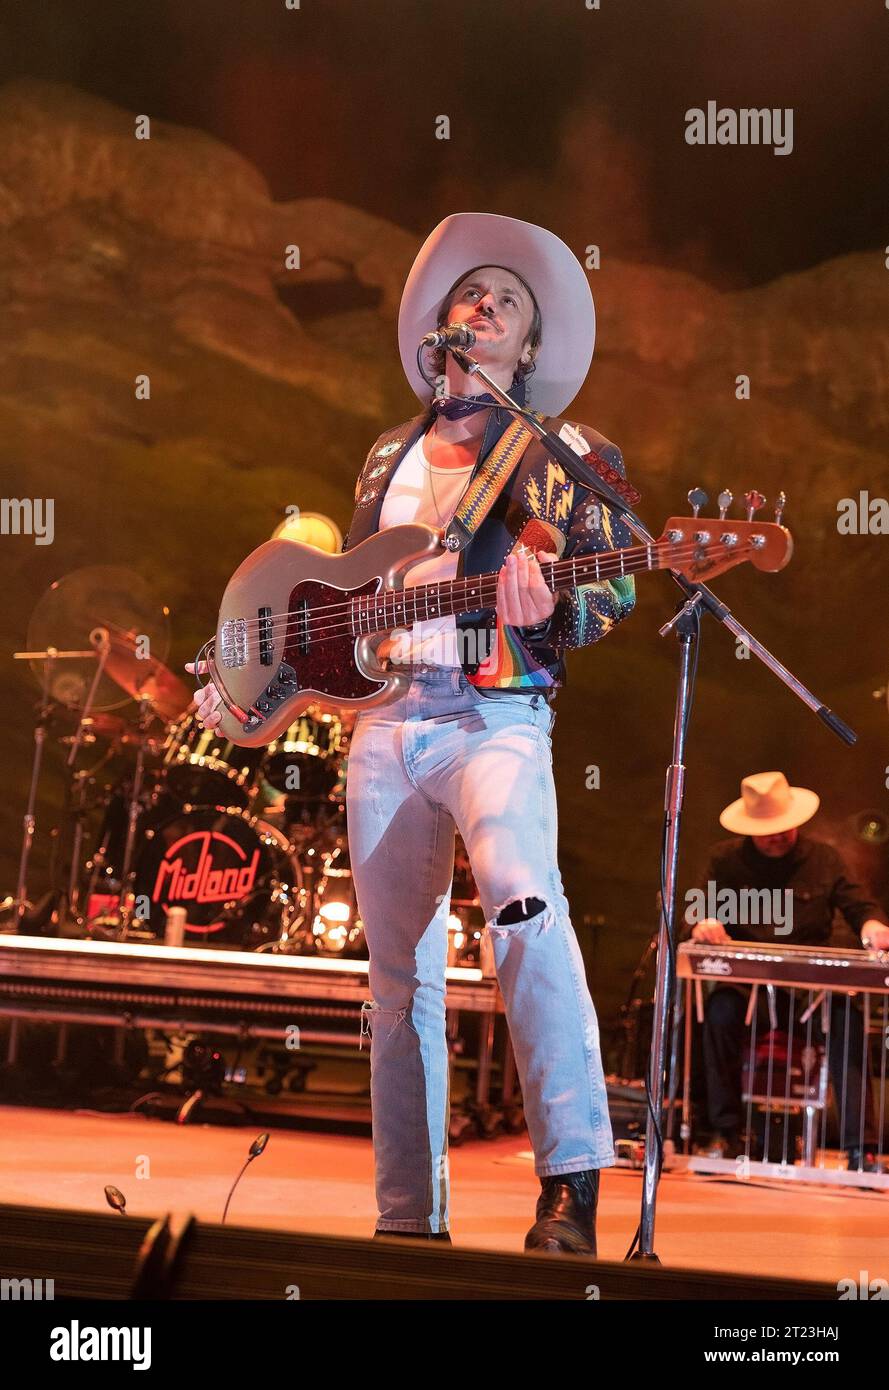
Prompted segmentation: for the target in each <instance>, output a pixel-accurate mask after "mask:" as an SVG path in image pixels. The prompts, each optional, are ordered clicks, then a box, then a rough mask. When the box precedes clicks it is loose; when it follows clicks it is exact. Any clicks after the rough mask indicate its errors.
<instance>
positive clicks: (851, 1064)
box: [685, 772, 889, 1170]
mask: <svg viewBox="0 0 889 1390" xmlns="http://www.w3.org/2000/svg"><path fill="white" fill-rule="evenodd" d="M819 804H820V801H819V797H818V796H817V795H816V794H815V792H812V791H808V790H807V789H806V788H804V787H791V786H789V785H788V782H787V778H786V777H785V776H784V774H783V773H782V772H759V773H755V774H754V775H753V776H750V777H745V778H744V779H743V781H742V782H741V796H740V798H739V799H738V800H737V801H733V802H732V803H731V805H729V806H727V807H726V808H725V810H724V811H723V812H722V814H721V816H720V817H719V821H720V824H721V825H722V826H723V827H724V828H725V829H726V830H729V831H732V832H733V833H734V836H735V838H733V839H730V840H723V841H721V842H720V843H719V844H717V845H715V846H714V847H713V849H712V851H711V855H710V862H709V865H708V867H707V870H706V873H705V874H704V877H703V880H702V883H701V884H700V886H699V889H698V891H697V892H696V893H694V894H691V893H690V894H688V895H687V899H692V898H694V899H696V900H697V901H698V902H700V901H702V900H704V901H706V900H707V899H709V902H710V904H711V905H712V904H714V903H717V902H720V894H721V893H722V894H723V896H722V900H721V901H722V903H723V904H724V906H720V907H719V908H718V916H716V917H713V916H710V917H704V918H703V919H702V920H701V919H700V917H699V910H697V909H695V908H694V907H693V906H691V905H690V906H689V907H688V908H687V909H686V924H687V926H688V925H690V924H691V922H692V921H694V925H693V926H692V927H691V932H690V935H691V938H692V939H693V940H694V941H704V942H710V943H712V944H714V945H718V944H720V943H724V942H728V941H763V942H768V943H769V944H771V945H774V944H776V943H779V944H780V943H784V944H786V945H792V946H826V945H827V944H828V943H829V941H830V935H831V927H832V922H833V916H834V912H835V911H839V912H840V913H842V915H843V917H845V919H846V921H847V922H848V923H849V926H850V927H851V928H852V930H853V931H854V932H855V933H856V934H857V935H858V936H859V938H860V940H861V944H862V946H863V947H865V948H868V947H870V948H872V949H875V950H881V951H885V950H889V925H887V918H886V916H885V914H884V913H883V911H882V910H881V909H880V908H879V907H878V906H877V904H876V903H875V902H873V901H871V899H870V898H869V897H868V896H867V894H866V892H865V891H864V889H863V888H862V887H861V886H860V885H858V884H857V883H855V882H853V881H852V879H851V878H850V876H849V875H848V873H847V871H846V868H845V866H844V864H843V861H842V859H841V857H840V855H839V854H838V853H837V851H836V850H835V849H834V848H833V846H831V845H829V844H826V843H825V842H824V841H823V840H818V839H816V838H815V837H814V836H811V835H809V834H807V833H800V826H802V825H804V824H806V822H807V821H809V820H811V818H812V816H814V814H815V812H816V811H817V810H818V806H819ZM725 889H728V890H731V891H730V892H729V893H723V890H725ZM751 889H752V890H763V889H765V890H768V891H769V898H765V895H763V894H762V893H761V892H760V901H761V903H768V902H769V901H771V903H772V904H773V905H774V909H775V910H774V911H773V912H765V913H758V912H757V913H749V912H748V913H746V914H745V913H743V912H740V913H739V912H738V911H737V910H736V909H737V907H738V906H739V905H740V904H741V903H744V902H747V903H750V902H752V901H753V897H752V895H751V894H749V893H745V892H744V890H751ZM745 916H746V917H747V918H751V917H756V919H757V920H755V921H751V920H744V919H745ZM763 916H765V917H767V918H768V919H769V920H767V921H763V920H761V918H762V917H763ZM687 926H686V932H685V934H686V935H688V930H687ZM831 999H832V1009H831V1017H830V1024H829V1028H828V1029H827V1030H826V1033H825V1031H822V1026H821V1010H820V1009H817V1010H816V1011H815V1013H814V1015H813V1019H812V1021H813V1031H812V1037H813V1039H815V1040H816V1041H819V1042H820V1041H823V1040H824V1039H825V1036H828V1038H829V1041H828V1054H829V1056H828V1060H829V1066H830V1075H831V1080H832V1082H833V1088H834V1092H835V1094H836V1095H837V1096H838V1097H839V1096H841V1095H842V1094H843V1090H844V1089H845V1105H844V1106H841V1107H840V1108H841V1113H842V1124H843V1134H842V1136H841V1143H842V1146H843V1148H844V1149H845V1150H846V1153H847V1156H848V1166H849V1168H859V1169H861V1168H867V1169H870V1170H872V1169H874V1168H875V1167H876V1166H877V1164H876V1160H875V1157H874V1154H873V1153H872V1148H873V1144H874V1136H873V1133H872V1132H871V1133H869V1132H868V1131H869V1130H870V1122H869V1120H868V1121H866V1123H865V1127H864V1129H862V1118H861V1117H862V1113H863V1112H862V1108H861V1102H862V1059H863V1057H864V1028H863V1022H862V1018H861V1014H860V1012H859V1010H858V1009H857V1008H856V1007H854V1006H853V1007H852V1008H850V1009H847V1007H846V997H845V996H844V995H842V994H834V995H832V996H831ZM748 1001H749V986H746V987H745V986H740V985H720V986H719V987H718V988H717V989H715V990H713V991H712V993H711V994H710V996H709V998H708V999H707V1002H706V1006H705V1014H704V1027H703V1062H704V1073H705V1080H706V1096H707V1113H708V1120H709V1124H710V1127H711V1129H712V1132H713V1133H712V1144H713V1147H712V1149H709V1150H708V1152H711V1153H714V1154H717V1155H719V1156H721V1157H725V1158H734V1157H736V1156H737V1155H738V1154H739V1153H740V1152H741V1151H742V1150H743V1149H744V1147H745V1144H744V1138H743V1135H742V1114H743V1107H742V1101H741V1064H742V1056H743V1054H744V1051H745V1046H748V1045H749V1044H748V1042H747V1038H748V1027H747V1025H746V1024H745V1017H746V1013H747V1007H748ZM806 1002H808V1001H807V1000H806ZM759 1004H760V1011H761V1014H760V1016H759V1017H758V1022H757V1034H758V1036H761V1030H762V1028H763V1027H765V1028H768V1027H769V1010H768V1007H767V1004H768V997H767V995H766V991H765V990H762V991H760V999H759ZM775 1004H776V1009H777V1017H778V1026H779V1027H780V1028H787V1026H788V1024H789V1023H790V1022H791V1020H790V1014H789V1010H790V1004H791V996H790V994H789V992H788V991H787V990H776V991H775ZM799 1012H800V1009H799V1008H798V1009H797V1010H796V1011H795V1019H796V1022H797V1026H799V1018H798V1015H799ZM775 1018H776V1013H774V1012H773V1013H772V1025H771V1026H773V1027H774V1024H775ZM803 1027H805V1025H803ZM782 1084H783V1083H782ZM868 1109H869V1107H867V1106H866V1107H865V1113H866V1112H867V1110H868Z"/></svg>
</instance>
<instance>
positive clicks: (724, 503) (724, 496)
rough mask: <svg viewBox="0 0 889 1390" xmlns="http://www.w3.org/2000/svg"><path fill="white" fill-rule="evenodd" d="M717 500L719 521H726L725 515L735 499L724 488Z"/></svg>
mask: <svg viewBox="0 0 889 1390" xmlns="http://www.w3.org/2000/svg"><path fill="white" fill-rule="evenodd" d="M716 500H717V502H718V503H719V520H720V521H725V514H726V512H727V511H728V509H729V507H730V506H731V505H732V502H733V501H734V500H735V499H734V497H733V496H732V494H731V493H730V492H729V490H728V488H727V487H726V488H723V490H722V492H721V493H720V494H719V496H718V497H717V499H716Z"/></svg>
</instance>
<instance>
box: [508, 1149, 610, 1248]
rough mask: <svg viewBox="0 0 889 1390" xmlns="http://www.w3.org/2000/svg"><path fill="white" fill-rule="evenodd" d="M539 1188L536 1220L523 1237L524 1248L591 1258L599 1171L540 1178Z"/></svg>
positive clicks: (594, 1234)
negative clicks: (589, 1256)
mask: <svg viewBox="0 0 889 1390" xmlns="http://www.w3.org/2000/svg"><path fill="white" fill-rule="evenodd" d="M540 1187H541V1192H540V1196H539V1197H538V1198H537V1213H536V1215H537V1220H536V1221H535V1222H534V1225H533V1226H532V1227H531V1229H530V1231H529V1232H528V1234H527V1235H526V1236H525V1249H526V1250H549V1251H553V1252H559V1253H561V1254H566V1255H595V1254H596V1207H597V1204H598V1201H599V1169H598V1168H589V1169H587V1170H586V1171H585V1172H582V1173H556V1174H554V1175H553V1176H552V1177H547V1178H541V1179H540Z"/></svg>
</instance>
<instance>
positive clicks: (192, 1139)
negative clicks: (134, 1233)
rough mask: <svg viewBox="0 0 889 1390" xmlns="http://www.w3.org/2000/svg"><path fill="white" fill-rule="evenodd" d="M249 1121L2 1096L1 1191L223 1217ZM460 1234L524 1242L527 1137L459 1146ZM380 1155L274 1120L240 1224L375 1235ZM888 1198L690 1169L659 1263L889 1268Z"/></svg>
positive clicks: (634, 1202) (607, 1252) (619, 1253)
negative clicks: (42, 1106) (167, 1117)
mask: <svg viewBox="0 0 889 1390" xmlns="http://www.w3.org/2000/svg"><path fill="white" fill-rule="evenodd" d="M255 1133H256V1130H255V1129H254V1128H253V1127H247V1126H245V1127H243V1128H221V1127H219V1126H217V1125H188V1126H177V1125H174V1124H171V1123H169V1122H165V1121H160V1120H146V1119H143V1118H141V1117H140V1118H130V1117H127V1116H111V1115H98V1114H95V1113H93V1112H70V1111H55V1110H37V1109H26V1108H20V1107H13V1106H4V1107H2V1108H0V1202H7V1203H21V1204H24V1205H33V1206H50V1207H52V1206H56V1207H73V1208H79V1209H81V1210H89V1211H107V1210H108V1207H107V1204H106V1202H105V1196H104V1190H103V1189H104V1187H105V1184H106V1183H111V1184H113V1185H114V1186H115V1187H118V1188H120V1190H121V1191H122V1192H123V1193H124V1195H125V1197H126V1199H127V1209H128V1211H129V1212H131V1213H132V1214H133V1215H156V1214H159V1213H163V1212H167V1211H175V1212H192V1213H194V1214H195V1215H196V1216H198V1217H199V1218H202V1219H204V1220H207V1221H218V1220H219V1219H220V1218H221V1216H222V1209H223V1206H224V1204H225V1198H226V1194H227V1192H228V1189H229V1187H230V1185H231V1183H232V1182H233V1181H234V1178H235V1175H236V1174H237V1172H238V1170H239V1169H240V1167H241V1165H242V1164H243V1162H244V1160H245V1158H246V1156H247V1150H248V1148H249V1145H250V1143H251V1141H252V1140H253V1138H254V1137H255ZM641 1186H642V1180H641V1174H640V1173H639V1172H638V1171H632V1170H624V1169H614V1168H611V1169H608V1170H607V1171H606V1172H605V1173H604V1174H603V1178H602V1190H601V1195H600V1199H599V1253H600V1255H601V1256H602V1257H604V1258H606V1259H609V1260H620V1259H622V1258H623V1257H624V1255H625V1253H626V1251H627V1248H628V1246H629V1244H630V1241H631V1239H632V1237H633V1232H634V1230H635V1228H636V1224H637V1221H638V1218H639V1203H640V1196H641ZM451 1189H452V1195H451V1211H452V1238H453V1240H454V1242H455V1244H457V1245H465V1246H471V1247H475V1248H480V1249H488V1250H509V1251H518V1250H521V1248H522V1242H523V1239H524V1234H525V1231H526V1230H527V1228H528V1226H529V1225H530V1224H531V1221H532V1219H533V1210H534V1203H535V1200H536V1196H537V1192H538V1190H539V1185H538V1181H537V1179H536V1178H535V1176H534V1172H533V1167H532V1164H531V1161H530V1157H529V1151H528V1143H527V1139H526V1138H524V1137H522V1138H501V1139H497V1140H493V1141H490V1142H484V1141H481V1140H473V1141H471V1142H467V1143H465V1144H463V1145H461V1146H460V1147H458V1148H456V1149H453V1150H452V1151H451ZM374 1217H375V1206H374V1200H373V1157H372V1151H371V1145H370V1141H369V1140H368V1139H365V1138H358V1137H352V1136H338V1135H330V1134H313V1133H304V1132H296V1133H295V1132H294V1131H293V1130H275V1131H273V1132H272V1135H271V1139H270V1141H269V1144H268V1146H267V1148H266V1150H265V1153H264V1154H262V1155H261V1157H260V1158H258V1159H256V1160H255V1162H254V1163H252V1164H251V1165H250V1167H249V1168H248V1170H247V1172H246V1173H245V1174H244V1177H243V1178H242V1179H241V1183H240V1185H239V1187H238V1190H237V1192H236V1193H235V1196H234V1198H233V1199H232V1205H231V1208H230V1211H229V1218H228V1219H229V1222H231V1223H232V1224H236V1225H239V1226H263V1227H267V1228H274V1229H281V1230H292V1231H307V1232H313V1233H323V1234H328V1235H331V1234H332V1235H347V1236H366V1235H370V1233H371V1232H372V1230H373V1226H374ZM887 1237H889V1194H886V1193H871V1192H854V1191H851V1192H824V1191H820V1190H819V1191H812V1190H808V1191H802V1190H799V1189H796V1188H795V1189H793V1190H792V1191H788V1190H787V1189H786V1187H780V1188H778V1187H777V1185H772V1186H764V1185H760V1184H758V1183H753V1182H747V1183H741V1182H738V1181H736V1180H735V1179H729V1180H722V1179H714V1178H706V1177H702V1176H699V1175H692V1174H684V1173H675V1174H673V1173H668V1174H665V1176H664V1178H663V1180H662V1182H661V1186H660V1190H659V1197H658V1218H657V1241H656V1248H657V1251H658V1254H659V1255H660V1258H661V1262H662V1263H663V1264H665V1265H676V1266H681V1267H685V1268H693V1269H714V1270H731V1271H736V1272H742V1273H747V1274H771V1275H791V1276H799V1277H802V1278H805V1279H823V1280H830V1281H831V1282H833V1281H835V1280H838V1279H844V1278H855V1279H856V1280H857V1278H858V1274H859V1271H860V1270H867V1271H868V1274H869V1277H870V1278H871V1279H873V1278H882V1279H889V1240H887Z"/></svg>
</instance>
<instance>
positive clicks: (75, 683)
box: [0, 566, 483, 964]
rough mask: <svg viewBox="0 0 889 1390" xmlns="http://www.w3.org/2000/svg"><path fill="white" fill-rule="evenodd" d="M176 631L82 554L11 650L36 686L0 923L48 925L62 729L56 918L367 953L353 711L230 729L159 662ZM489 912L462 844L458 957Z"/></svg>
mask: <svg viewBox="0 0 889 1390" xmlns="http://www.w3.org/2000/svg"><path fill="white" fill-rule="evenodd" d="M169 637H170V633H169V610H168V609H167V608H166V607H164V606H162V605H159V604H158V603H157V602H156V600H155V599H154V597H153V596H152V594H151V593H150V591H149V590H148V587H147V585H146V584H145V583H144V581H143V580H141V579H140V577H139V576H138V575H136V574H134V573H132V572H130V571H128V570H124V569H117V568H115V567H111V566H93V567H90V568H87V569H83V570H77V571H74V572H73V573H72V574H69V575H67V576H66V577H65V578H64V579H62V580H59V581H57V583H55V584H54V585H53V586H52V587H51V589H50V590H49V591H48V592H47V594H46V595H44V597H43V599H42V600H41V601H40V603H39V604H38V607H37V609H36V610H35V613H34V615H33V617H32V621H31V623H30V625H29V629H28V650H26V651H22V652H17V653H15V656H16V658H17V659H18V660H22V661H28V662H29V663H30V664H31V667H32V670H33V671H34V674H35V675H36V676H37V678H38V680H39V683H40V686H41V700H40V702H39V704H38V707H37V718H36V722H35V735H34V759H33V768H32V775H31V785H30V795H29V801H28V807H27V810H26V813H25V817H24V830H23V840H22V851H21V859H20V868H19V877H18V885H17V890H16V893H15V896H14V897H13V896H10V897H9V898H8V899H7V900H6V901H5V903H2V904H0V916H2V919H3V920H2V925H0V929H3V930H7V931H19V932H27V931H34V930H41V929H43V930H46V929H47V927H46V920H45V919H46V917H47V914H46V913H44V919H42V920H38V918H39V910H38V909H37V908H35V905H34V904H33V903H32V902H31V901H30V900H29V896H28V874H29V862H30V856H31V848H32V844H33V842H34V838H35V834H36V803H37V789H38V783H39V780H40V776H41V766H42V761H43V755H44V752H45V750H46V746H47V744H48V743H55V744H56V745H57V746H58V747H59V748H60V749H63V750H65V758H64V763H65V782H64V798H63V807H64V810H63V815H62V817H61V822H60V824H58V825H57V826H55V827H53V838H54V841H55V842H56V843H57V844H60V845H64V847H65V850H64V853H63V854H62V855H57V856H56V860H57V863H56V867H55V870H54V878H55V881H54V883H53V891H52V892H51V893H50V894H49V895H48V900H49V901H50V902H51V904H52V907H51V912H50V915H51V916H52V919H53V921H54V922H55V923H56V925H57V929H58V930H59V931H61V932H62V933H63V934H64V935H68V936H72V935H73V936H81V937H87V938H94V939H100V940H118V941H124V940H126V941H139V942H146V943H147V942H159V943H163V942H165V941H166V942H176V943H177V944H178V943H181V944H184V945H188V946H201V947H206V946H213V947H220V948H224V949H229V950H242V951H272V952H291V953H300V954H313V955H322V956H338V957H358V958H361V957H366V955H367V952H366V948H365V944H364V932H363V925H362V922H361V918H360V914H359V909H358V903H357V899H356V895H355V889H354V883H353V879H352V873H351V867H350V861H349V844H348V834H347V827H346V796H345V788H346V771H347V767H348V755H349V740H350V736H351V732H352V727H353V724H354V716H351V715H345V714H344V715H342V716H340V715H337V714H331V713H329V712H326V711H322V710H321V709H318V708H315V707H311V708H309V709H307V710H306V711H305V712H304V713H303V714H301V715H299V716H298V718H297V719H296V720H295V722H294V723H293V724H292V725H291V727H290V728H288V729H286V730H285V731H284V732H283V733H282V734H281V735H280V736H279V737H278V738H276V739H275V740H274V741H273V742H272V743H270V744H269V745H268V746H267V747H264V748H250V749H247V748H242V747H240V746H237V745H235V744H233V743H230V742H228V741H227V740H225V739H224V738H222V737H221V736H220V735H219V734H218V732H217V731H214V730H207V729H204V728H202V727H201V726H200V725H199V724H198V723H197V720H196V717H195V715H194V713H193V711H192V709H191V708H190V707H191V692H190V690H189V689H188V687H187V686H186V685H185V683H184V682H183V681H182V680H180V679H179V677H178V676H176V675H175V674H174V673H173V671H172V670H171V669H170V668H169V667H168V666H167V665H166V664H165V662H166V657H167V653H168V648H169ZM464 861H465V862H464ZM60 863H61V865H62V866H63V869H60V867H59V864H60ZM61 877H64V878H65V880H66V881H65V884H64V886H63V885H62V884H61V882H60V879H61ZM177 909H178V911H176V910H177ZM183 924H184V925H183ZM482 925H483V922H482V921H481V910H480V908H479V905H478V897H477V894H476V892H475V885H474V883H473V882H472V878H471V873H470V872H469V867H468V860H466V857H465V852H464V853H463V855H462V858H461V856H460V852H459V851H458V858H457V863H456V865H455V881H454V902H453V904H452V917H451V920H450V921H449V961H450V962H451V963H457V962H458V961H459V962H460V963H467V964H468V963H472V962H473V961H474V960H476V959H477V958H478V949H479V941H480V935H481V930H480V928H481V926H482ZM474 928H475V929H474Z"/></svg>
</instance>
